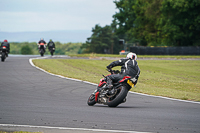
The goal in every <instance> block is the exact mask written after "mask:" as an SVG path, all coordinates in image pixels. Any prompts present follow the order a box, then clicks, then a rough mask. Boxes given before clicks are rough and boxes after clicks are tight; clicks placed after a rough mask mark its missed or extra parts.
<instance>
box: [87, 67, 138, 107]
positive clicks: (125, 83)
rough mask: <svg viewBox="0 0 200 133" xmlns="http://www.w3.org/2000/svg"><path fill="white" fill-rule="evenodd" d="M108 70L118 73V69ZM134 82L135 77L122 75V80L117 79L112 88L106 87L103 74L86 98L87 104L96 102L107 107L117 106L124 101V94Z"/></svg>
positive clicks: (91, 104) (125, 94)
mask: <svg viewBox="0 0 200 133" xmlns="http://www.w3.org/2000/svg"><path fill="white" fill-rule="evenodd" d="M109 72H111V74H118V73H119V71H118V70H117V71H115V70H112V69H111V70H110V71H109ZM109 75H110V74H109ZM103 76H104V75H103ZM107 76H108V75H107ZM135 84H136V80H135V78H131V77H130V76H124V78H123V79H122V80H120V81H118V82H117V83H113V88H112V89H108V88H107V87H106V81H105V76H104V78H102V79H101V80H100V83H99V84H98V87H97V89H96V90H95V91H94V92H93V93H92V94H91V95H90V97H89V98H88V101H87V104H88V105H89V106H93V105H95V104H96V103H99V104H104V105H108V106H109V107H117V106H118V105H119V104H121V103H124V102H126V96H127V94H128V91H129V90H130V89H131V88H132V87H133V86H134V85H135ZM99 88H100V89H99ZM97 90H100V91H97Z"/></svg>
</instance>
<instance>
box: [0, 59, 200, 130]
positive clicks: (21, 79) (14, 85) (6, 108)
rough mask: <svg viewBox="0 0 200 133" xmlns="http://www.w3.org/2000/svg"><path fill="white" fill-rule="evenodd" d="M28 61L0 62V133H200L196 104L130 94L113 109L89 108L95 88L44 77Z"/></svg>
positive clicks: (100, 106)
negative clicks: (4, 132) (3, 132)
mask: <svg viewBox="0 0 200 133" xmlns="http://www.w3.org/2000/svg"><path fill="white" fill-rule="evenodd" d="M29 58H31V57H30V56H16V57H14V56H10V57H8V58H7V59H6V60H5V62H0V131H5V130H6V131H13V130H15V131H40V132H44V133H55V132H56V133H62V132H63V133H78V132H83V133H90V132H91V133H93V132H116V133H117V132H159V133H200V104H199V103H195V102H194V103H192V102H184V101H178V100H170V99H164V98H158V97H151V96H144V95H139V94H133V93H129V94H128V97H127V102H126V103H124V104H121V105H119V106H118V107H117V108H109V107H107V106H105V105H95V106H92V107H90V106H88V105H87V99H88V97H89V95H90V94H91V93H92V92H93V90H94V89H95V88H96V86H95V85H92V84H88V83H85V82H80V81H73V80H69V79H64V78H59V77H56V76H53V75H50V74H47V73H45V72H43V71H41V70H38V69H36V68H35V67H33V66H31V65H30V63H29ZM138 84H139V83H138Z"/></svg>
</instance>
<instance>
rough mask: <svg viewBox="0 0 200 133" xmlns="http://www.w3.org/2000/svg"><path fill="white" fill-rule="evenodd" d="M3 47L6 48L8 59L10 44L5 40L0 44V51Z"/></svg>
mask: <svg viewBox="0 0 200 133" xmlns="http://www.w3.org/2000/svg"><path fill="white" fill-rule="evenodd" d="M3 46H6V48H7V52H6V56H7V57H8V53H10V44H9V43H8V41H7V40H6V39H5V40H4V41H3V42H2V43H1V49H2V48H3Z"/></svg>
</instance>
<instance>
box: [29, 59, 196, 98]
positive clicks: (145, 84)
mask: <svg viewBox="0 0 200 133" xmlns="http://www.w3.org/2000/svg"><path fill="white" fill-rule="evenodd" d="M112 61H113V60H87V59H37V60H33V63H34V64H35V65H36V66H38V67H40V68H43V69H45V70H46V71H48V72H51V73H54V74H58V75H63V76H65V77H70V78H76V79H80V80H84V81H89V82H93V83H98V82H99V80H100V79H101V78H102V74H104V75H107V74H109V73H108V72H107V71H106V70H105V68H106V66H107V65H109V64H110V63H111V62H112ZM138 64H139V67H140V69H141V74H140V78H139V81H138V84H137V87H134V88H132V89H131V91H134V92H139V93H145V94H150V95H156V96H165V97H171V98H177V99H182V100H193V101H200V82H199V81H200V60H138ZM115 69H120V67H115Z"/></svg>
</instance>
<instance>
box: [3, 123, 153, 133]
mask: <svg viewBox="0 0 200 133" xmlns="http://www.w3.org/2000/svg"><path fill="white" fill-rule="evenodd" d="M0 127H9V128H11V127H18V128H40V129H58V130H76V131H93V132H115V133H150V132H138V131H121V130H103V129H89V128H68V127H50V126H32V125H13V124H0Z"/></svg>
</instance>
